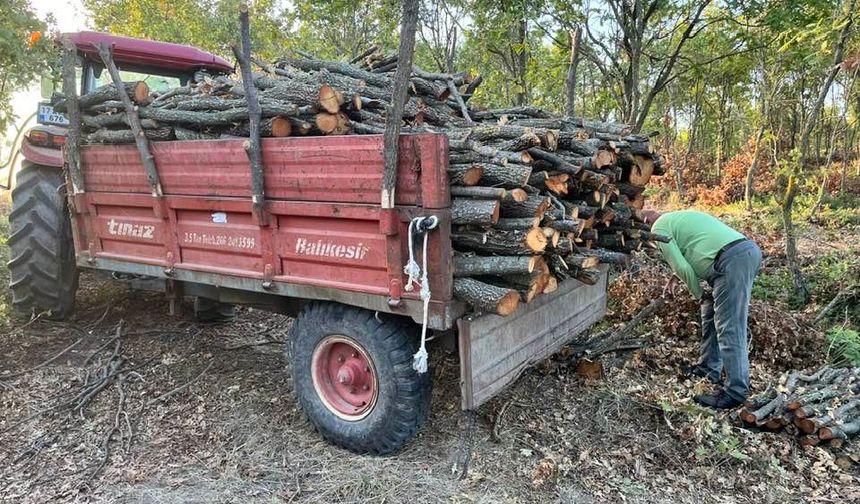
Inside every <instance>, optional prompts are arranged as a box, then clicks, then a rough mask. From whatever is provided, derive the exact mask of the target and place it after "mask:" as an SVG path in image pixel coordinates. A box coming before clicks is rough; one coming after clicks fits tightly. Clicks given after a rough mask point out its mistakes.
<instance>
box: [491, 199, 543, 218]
mask: <svg viewBox="0 0 860 504" xmlns="http://www.w3.org/2000/svg"><path fill="white" fill-rule="evenodd" d="M550 205H551V202H550V199H549V198H547V197H545V196H529V197H528V198H527V199H526V200H525V201H521V202H517V201H508V200H502V212H501V215H502V216H503V217H531V218H533V217H542V216H543V214H544V212H546V211H547V209H548V208H549V207H550Z"/></svg>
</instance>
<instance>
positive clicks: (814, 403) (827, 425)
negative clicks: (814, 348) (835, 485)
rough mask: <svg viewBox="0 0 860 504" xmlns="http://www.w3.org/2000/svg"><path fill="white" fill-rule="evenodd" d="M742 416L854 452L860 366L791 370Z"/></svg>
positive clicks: (809, 442) (810, 442) (859, 425)
mask: <svg viewBox="0 0 860 504" xmlns="http://www.w3.org/2000/svg"><path fill="white" fill-rule="evenodd" d="M738 416H739V417H740V419H741V420H743V422H744V423H746V424H747V425H752V426H756V427H761V428H765V429H768V430H774V431H779V430H784V431H786V432H788V433H790V434H793V435H798V436H800V442H801V444H803V445H806V446H814V445H818V444H821V443H827V444H829V446H830V447H832V448H835V449H838V450H844V451H845V453H849V452H850V450H848V446H847V443H848V441H849V439H852V438H853V437H854V436H856V435H857V434H858V433H860V368H833V367H829V366H825V367H823V368H821V369H819V370H818V371H816V372H815V373H812V374H808V375H807V374H803V373H801V372H799V371H793V372H791V373H787V374H785V375H783V377H782V379H781V380H780V384H779V385H778V386H776V387H771V388H770V389H768V390H767V391H765V392H763V393H762V394H759V395H758V396H755V397H753V398H752V399H750V400H749V401H748V402H747V403H746V404H745V405H744V407H743V409H741V410H740V412H739V413H738ZM858 461H860V459H858V460H854V462H858Z"/></svg>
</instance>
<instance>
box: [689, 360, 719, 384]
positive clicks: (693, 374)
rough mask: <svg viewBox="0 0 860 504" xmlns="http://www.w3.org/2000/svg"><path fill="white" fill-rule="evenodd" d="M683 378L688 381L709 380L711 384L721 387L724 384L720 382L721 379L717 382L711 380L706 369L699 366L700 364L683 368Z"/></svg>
mask: <svg viewBox="0 0 860 504" xmlns="http://www.w3.org/2000/svg"><path fill="white" fill-rule="evenodd" d="M681 377H682V378H686V379H692V378H707V380H708V381H709V382H711V383H713V384H714V385H720V384H721V383H722V380H720V379H716V380H715V379H713V378H711V377H710V376H709V373H708V371H707V370H706V369H705V368H703V367H702V366H699V365H698V364H696V365H694V366H689V365H687V366H681Z"/></svg>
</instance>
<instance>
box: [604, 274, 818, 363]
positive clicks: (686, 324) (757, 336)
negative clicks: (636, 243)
mask: <svg viewBox="0 0 860 504" xmlns="http://www.w3.org/2000/svg"><path fill="white" fill-rule="evenodd" d="M637 266H638V267H634V268H631V269H630V270H628V271H625V272H624V273H622V274H621V275H619V277H618V278H617V279H615V281H614V282H613V283H612V284H611V285H610V287H609V295H610V298H611V299H612V300H613V301H614V302H615V303H614V312H613V313H612V316H613V317H616V318H618V319H622V320H627V319H629V318H631V317H632V316H633V315H635V314H636V313H637V312H638V311H639V310H641V309H642V308H644V307H645V306H647V305H648V303H650V302H651V300H652V299H656V298H659V297H662V296H663V288H664V286H665V285H666V283H667V282H668V280H669V278H670V276H671V273H670V272H669V271H667V270H666V269H665V268H663V267H660V266H658V265H656V264H654V263H653V262H651V263H646V264H639V265H637ZM666 301H667V303H666V305H665V307H664V308H663V309H662V310H661V311H660V312H658V313H657V315H656V317H657V318H658V319H659V321H660V324H659V327H652V329H658V330H660V331H661V332H662V333H663V334H664V336H669V337H672V338H676V339H678V340H690V342H689V343H688V344H698V341H699V338H700V334H701V332H700V331H701V329H700V327H701V323H700V314H699V313H700V312H699V302H698V301H697V300H695V299H694V298H693V296H691V295H690V294H689V292H687V291H686V290H685V289H681V288H679V289H678V291H677V292H676V296H675V297H674V298H668V299H667V300H666ZM749 330H750V335H751V338H750V359H751V360H752V361H753V362H754V363H756V364H758V365H765V366H766V367H767V368H768V369H773V370H779V371H784V370H787V369H792V368H795V369H801V368H805V367H809V366H810V365H818V364H820V363H821V362H822V360H823V358H824V350H825V349H826V348H825V347H826V344H825V343H824V338H823V336H822V335H821V333H819V332H818V331H816V330H815V329H813V328H812V327H810V326H809V324H807V323H806V321H805V320H804V319H803V318H802V317H801V316H799V315H798V314H795V313H792V312H789V311H787V310H786V309H785V308H783V307H781V306H779V305H778V304H775V303H771V302H769V301H760V300H753V301H752V303H751V306H750V316H749Z"/></svg>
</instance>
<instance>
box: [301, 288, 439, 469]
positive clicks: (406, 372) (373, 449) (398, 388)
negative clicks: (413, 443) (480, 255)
mask: <svg viewBox="0 0 860 504" xmlns="http://www.w3.org/2000/svg"><path fill="white" fill-rule="evenodd" d="M418 345H419V335H418V332H417V330H416V329H415V326H414V324H412V322H411V321H406V320H404V319H401V318H399V317H395V316H391V315H386V314H378V313H374V312H372V311H369V310H362V309H359V308H353V307H350V306H346V305H342V304H339V303H329V302H314V303H310V304H308V305H307V306H305V308H304V309H303V310H302V311H301V313H300V314H299V316H298V317H297V318H296V320H295V322H294V323H293V326H292V328H291V329H290V333H289V338H288V341H287V346H286V353H287V360H288V364H289V367H290V374H291V376H292V381H293V386H294V388H295V391H296V395H297V396H298V400H299V403H300V404H301V406H302V409H303V410H304V411H305V414H306V415H307V416H308V418H309V419H310V421H311V423H312V424H313V425H314V427H315V428H316V429H317V430H318V431H319V432H320V433H321V434H322V435H323V437H325V438H326V439H327V440H328V441H330V442H332V443H334V444H337V445H339V446H342V447H344V448H346V449H348V450H351V451H354V452H357V453H370V454H374V455H383V454H386V453H391V452H393V451H396V450H398V449H399V448H401V447H402V446H403V445H405V444H406V443H407V442H408V441H409V440H410V439H411V438H412V437H413V436H414V435H415V433H416V432H417V431H418V429H419V427H420V426H421V424H422V423H423V421H424V419H425V418H426V417H427V412H428V410H429V407H430V392H431V387H432V375H431V373H430V372H429V371H428V372H427V373H423V374H419V373H417V372H416V371H415V370H414V369H412V355H413V353H414V352H415V351H416V350H417V349H418ZM339 363H340V364H339ZM342 380H343V381H342ZM350 388H351V389H350ZM365 403H366V404H365Z"/></svg>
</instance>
